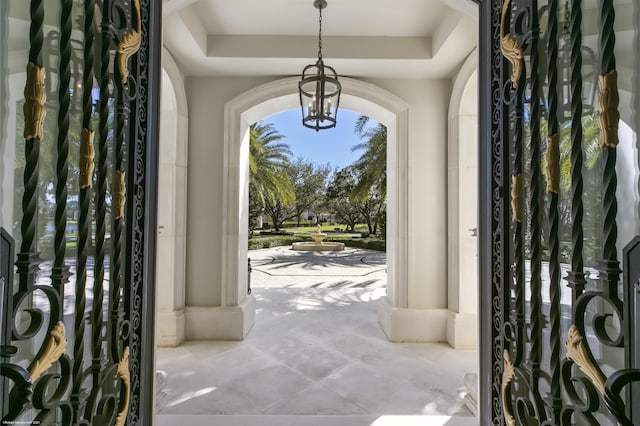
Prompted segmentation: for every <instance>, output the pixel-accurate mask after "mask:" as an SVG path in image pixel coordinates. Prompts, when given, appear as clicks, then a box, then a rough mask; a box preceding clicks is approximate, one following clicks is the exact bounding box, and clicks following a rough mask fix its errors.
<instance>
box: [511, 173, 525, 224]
mask: <svg viewBox="0 0 640 426" xmlns="http://www.w3.org/2000/svg"><path fill="white" fill-rule="evenodd" d="M523 211H524V182H523V180H522V174H520V173H518V174H517V175H513V176H511V213H512V216H513V218H512V219H513V221H514V222H517V223H522V214H523Z"/></svg>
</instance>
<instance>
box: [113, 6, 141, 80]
mask: <svg viewBox="0 0 640 426" xmlns="http://www.w3.org/2000/svg"><path fill="white" fill-rule="evenodd" d="M133 6H134V8H135V11H136V12H135V13H136V23H137V25H136V28H131V30H129V32H128V33H127V34H125V36H124V37H123V38H122V41H120V44H118V68H119V69H120V77H121V79H122V83H123V84H124V83H126V82H127V78H129V68H128V66H127V62H128V61H129V58H130V57H131V56H132V55H133V54H135V53H136V52H137V51H138V50H139V49H140V41H141V39H142V37H141V25H140V1H139V0H134V1H133Z"/></svg>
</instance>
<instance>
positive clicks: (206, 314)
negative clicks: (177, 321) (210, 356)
mask: <svg viewBox="0 0 640 426" xmlns="http://www.w3.org/2000/svg"><path fill="white" fill-rule="evenodd" d="M185 317H186V338H187V340H243V339H244V338H245V337H246V336H247V334H248V333H249V330H251V327H253V324H254V323H255V320H256V299H255V298H254V297H253V296H247V297H246V298H245V299H244V300H243V301H242V302H241V303H240V305H238V306H228V307H221V306H213V307H209V306H187V307H186V308H185Z"/></svg>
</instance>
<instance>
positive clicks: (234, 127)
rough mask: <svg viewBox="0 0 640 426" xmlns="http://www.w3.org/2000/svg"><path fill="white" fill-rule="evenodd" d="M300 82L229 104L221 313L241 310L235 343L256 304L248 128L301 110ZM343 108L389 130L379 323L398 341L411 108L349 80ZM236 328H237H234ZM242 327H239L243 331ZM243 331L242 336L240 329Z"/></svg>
mask: <svg viewBox="0 0 640 426" xmlns="http://www.w3.org/2000/svg"><path fill="white" fill-rule="evenodd" d="M296 84H297V78H295V77H294V78H287V79H283V80H278V81H275V82H272V83H268V84H265V85H262V86H259V87H257V88H255V89H253V90H250V91H249V92H246V93H245V94H243V95H241V96H238V97H236V98H235V99H233V100H232V101H230V102H228V103H227V104H226V105H225V135H224V165H225V170H224V173H223V181H224V182H223V200H224V201H225V206H226V212H225V215H224V218H223V249H222V269H223V273H222V282H223V288H222V298H221V301H222V309H225V308H231V309H234V308H235V309H239V310H240V311H241V312H242V315H236V316H235V318H236V320H237V321H241V324H230V323H229V322H227V323H226V327H233V328H234V329H235V331H233V330H231V329H230V328H229V329H228V330H229V332H230V333H231V334H232V336H230V337H233V338H243V337H244V336H246V334H247V333H248V331H249V329H250V327H251V326H252V325H253V322H254V320H255V300H254V299H253V298H252V297H251V296H248V295H247V269H246V262H247V256H248V255H247V245H246V240H247V229H248V205H247V204H248V194H247V188H248V183H247V177H248V145H249V136H248V129H249V126H250V125H251V124H252V123H254V122H257V121H259V120H261V119H263V118H264V117H267V116H269V115H272V114H275V113H277V112H279V111H283V110H285V109H292V108H297V105H298V97H297V86H296ZM342 84H343V96H342V100H341V106H342V107H343V108H346V109H350V110H355V111H359V112H361V113H363V114H365V115H368V116H369V117H372V118H373V119H375V120H376V121H378V122H380V123H382V124H384V125H385V126H387V135H388V136H387V137H388V141H387V173H388V178H387V179H388V183H387V185H388V188H389V189H388V194H389V195H388V199H387V212H388V216H387V265H388V281H387V296H386V297H385V298H384V299H383V302H382V304H381V309H380V314H379V320H380V323H381V325H382V327H383V329H384V330H385V333H386V334H387V336H388V337H390V338H391V339H393V330H392V318H391V316H392V311H393V309H394V308H406V307H407V306H408V300H407V299H408V297H407V296H408V291H407V278H406V277H407V268H408V266H407V256H406V252H407V247H406V245H407V221H406V217H407V209H408V206H407V144H408V129H407V127H408V106H407V104H406V103H405V102H404V101H402V100H401V99H399V98H398V97H397V96H395V95H393V94H391V93H389V92H387V91H386V90H383V89H381V88H379V87H376V86H374V85H372V84H369V83H365V82H362V81H358V80H353V79H349V78H343V79H342ZM234 326H235V327H234ZM238 326H240V327H238ZM238 329H241V330H242V333H241V334H242V335H241V336H239V335H238V333H237V330H238Z"/></svg>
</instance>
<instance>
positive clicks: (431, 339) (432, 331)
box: [378, 297, 448, 343]
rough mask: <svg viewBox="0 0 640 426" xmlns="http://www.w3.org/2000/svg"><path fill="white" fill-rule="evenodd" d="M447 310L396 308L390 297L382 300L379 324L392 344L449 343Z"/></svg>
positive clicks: (379, 309)
mask: <svg viewBox="0 0 640 426" xmlns="http://www.w3.org/2000/svg"><path fill="white" fill-rule="evenodd" d="M447 313H448V310H447V309H412V308H394V307H393V306H392V304H391V301H390V300H389V298H388V297H383V298H381V299H380V304H379V305H378V322H379V323H380V325H381V326H382V329H383V330H384V333H385V334H386V335H387V338H388V339H389V340H390V341H392V342H425V343H436V342H438V343H439V342H446V341H447Z"/></svg>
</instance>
